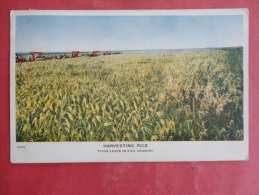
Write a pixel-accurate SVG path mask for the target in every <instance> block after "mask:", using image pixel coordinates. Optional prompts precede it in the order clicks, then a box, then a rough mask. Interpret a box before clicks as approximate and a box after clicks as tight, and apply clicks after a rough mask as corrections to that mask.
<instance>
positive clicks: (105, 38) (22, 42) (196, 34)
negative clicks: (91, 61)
mask: <svg viewBox="0 0 259 195" xmlns="http://www.w3.org/2000/svg"><path fill="white" fill-rule="evenodd" d="M236 46H243V16H242V15H226V16H222V15H221V16H219V15H217V16H216V15H215V16H40V15H37V16H17V17H16V52H31V51H39V52H59V51H67V52H71V51H93V50H101V51H112V50H145V49H183V48H207V47H236Z"/></svg>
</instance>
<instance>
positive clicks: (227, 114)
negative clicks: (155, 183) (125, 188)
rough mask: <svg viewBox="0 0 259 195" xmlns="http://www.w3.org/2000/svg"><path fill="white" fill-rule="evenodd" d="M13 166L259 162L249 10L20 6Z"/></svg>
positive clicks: (14, 55) (13, 66)
mask: <svg viewBox="0 0 259 195" xmlns="http://www.w3.org/2000/svg"><path fill="white" fill-rule="evenodd" d="M10 53H11V55H10V74H11V75H10V81H11V84H10V93H11V94H10V98H11V99H10V102H11V105H10V106H11V120H10V123H11V129H10V134H11V162H13V163H58V162H159V161H163V162H165V161H226V160H231V161H233V160H247V159H248V10H246V9H215V10H138V11H136V10H134V11H132V10H131V11H130V10H127V11H125V10H117V11H34V10H33V11H12V12H11V52H10Z"/></svg>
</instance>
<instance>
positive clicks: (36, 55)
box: [35, 53, 39, 61]
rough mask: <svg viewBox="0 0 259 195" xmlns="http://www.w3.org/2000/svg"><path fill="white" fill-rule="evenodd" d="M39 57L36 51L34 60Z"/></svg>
mask: <svg viewBox="0 0 259 195" xmlns="http://www.w3.org/2000/svg"><path fill="white" fill-rule="evenodd" d="M38 57H39V54H38V53H36V54H35V61H37V58H38Z"/></svg>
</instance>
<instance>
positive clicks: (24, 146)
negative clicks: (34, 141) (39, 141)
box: [17, 146, 25, 148]
mask: <svg viewBox="0 0 259 195" xmlns="http://www.w3.org/2000/svg"><path fill="white" fill-rule="evenodd" d="M17 148H25V146H17Z"/></svg>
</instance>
